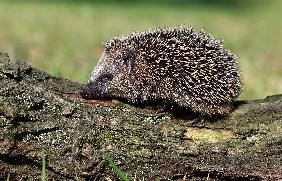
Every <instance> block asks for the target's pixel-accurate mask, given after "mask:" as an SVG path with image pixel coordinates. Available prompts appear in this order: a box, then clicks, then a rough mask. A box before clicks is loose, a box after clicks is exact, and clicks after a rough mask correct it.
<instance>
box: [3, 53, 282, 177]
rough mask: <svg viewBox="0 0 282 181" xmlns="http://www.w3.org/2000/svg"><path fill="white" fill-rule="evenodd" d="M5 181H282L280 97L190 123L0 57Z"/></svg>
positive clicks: (238, 104)
mask: <svg viewBox="0 0 282 181" xmlns="http://www.w3.org/2000/svg"><path fill="white" fill-rule="evenodd" d="M0 82H1V84H0V85H1V87H0V131H1V133H0V180H6V179H7V177H8V175H9V178H10V180H38V179H39V178H40V176H41V165H42V154H43V152H44V154H45V155H46V178H47V180H76V177H77V176H76V175H79V176H78V177H79V179H80V180H119V178H118V176H117V175H116V173H115V172H116V171H114V170H113V168H112V167H111V165H110V164H109V163H108V162H107V161H106V160H105V159H103V155H108V156H109V157H110V158H111V159H112V160H113V161H114V162H115V164H116V165H117V166H118V167H119V168H120V169H121V170H123V171H124V172H125V173H126V174H127V175H128V176H129V178H130V180H133V179H134V178H136V180H143V179H144V180H169V179H170V180H180V179H182V180H185V179H186V180H280V179H281V180H282V165H281V163H282V162H281V161H282V151H281V150H282V149H281V148H282V146H281V145H282V95H275V96H270V97H267V98H265V99H263V100H252V101H238V102H236V107H237V108H236V110H234V112H232V113H231V115H230V116H228V117H226V118H222V119H219V120H213V121H198V122H195V120H193V119H189V113H185V112H181V111H179V112H177V113H172V112H162V113H160V112H158V111H155V110H151V109H146V108H140V107H134V106H130V105H128V104H125V103H121V102H118V101H85V100H84V99H82V98H81V97H80V96H79V94H78V93H77V92H78V91H79V89H80V88H81V86H82V85H81V84H79V83H76V82H72V81H70V80H66V79H63V78H56V77H53V76H51V75H48V74H47V73H45V72H42V71H40V70H37V69H35V68H32V67H31V66H29V65H27V64H25V63H23V62H21V61H16V62H11V61H10V59H9V57H8V55H7V54H0Z"/></svg>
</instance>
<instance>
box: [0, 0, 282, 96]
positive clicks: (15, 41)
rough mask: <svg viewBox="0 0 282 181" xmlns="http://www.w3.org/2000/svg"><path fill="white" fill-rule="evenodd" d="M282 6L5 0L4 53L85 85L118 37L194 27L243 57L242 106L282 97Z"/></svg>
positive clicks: (253, 0)
mask: <svg viewBox="0 0 282 181" xmlns="http://www.w3.org/2000/svg"><path fill="white" fill-rule="evenodd" d="M281 18H282V1H281V0H267V1H264V0H245V1H244V0H226V1H224V0H216V1H205V0H199V1H196V0H194V1H193V0H190V1H189V0H187V1H185V0H177V1H173V0H164V1H162V0H155V1H136V0H132V1H125V0H123V1H118V0H111V1H95V2H92V1H46V2H45V1H44V2H43V1H39V0H38V1H12V0H10V1H0V51H1V52H8V53H9V54H10V56H11V58H13V59H14V58H16V59H23V60H24V61H26V62H28V63H30V64H31V65H33V66H35V67H38V68H40V69H42V70H45V71H47V72H49V73H51V74H53V75H56V76H63V77H66V78H68V79H71V80H75V81H78V82H86V80H87V78H88V76H89V75H90V72H91V70H92V69H93V67H94V66H95V63H96V61H97V60H98V59H99V56H100V54H101V52H102V50H103V42H104V41H106V40H107V39H110V38H111V37H113V36H118V35H124V34H128V33H130V32H132V31H143V30H147V29H148V28H152V27H164V26H166V27H167V26H177V25H187V26H189V25H193V26H194V28H195V29H196V30H201V29H202V28H203V29H205V30H206V31H207V32H211V33H212V34H213V35H214V36H215V37H217V38H220V39H224V45H225V47H227V48H228V49H231V50H232V52H234V53H235V54H236V55H237V56H238V61H239V67H240V69H241V71H242V74H243V81H244V88H243V92H242V94H241V98H243V99H254V98H263V97H265V96H267V95H271V94H278V93H282V59H281V56H282V54H281V52H282V20H281Z"/></svg>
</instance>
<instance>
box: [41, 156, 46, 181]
mask: <svg viewBox="0 0 282 181" xmlns="http://www.w3.org/2000/svg"><path fill="white" fill-rule="evenodd" d="M41 158H42V170H41V181H45V180H46V155H45V153H44V151H42V152H41Z"/></svg>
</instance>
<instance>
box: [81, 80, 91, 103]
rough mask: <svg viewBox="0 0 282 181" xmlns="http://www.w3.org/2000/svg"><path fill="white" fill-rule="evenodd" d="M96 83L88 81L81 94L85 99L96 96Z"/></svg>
mask: <svg viewBox="0 0 282 181" xmlns="http://www.w3.org/2000/svg"><path fill="white" fill-rule="evenodd" d="M94 90H95V85H94V83H93V82H89V83H87V84H86V85H85V86H84V87H83V88H82V90H81V92H80V95H81V97H83V98H84V99H92V98H95V95H94Z"/></svg>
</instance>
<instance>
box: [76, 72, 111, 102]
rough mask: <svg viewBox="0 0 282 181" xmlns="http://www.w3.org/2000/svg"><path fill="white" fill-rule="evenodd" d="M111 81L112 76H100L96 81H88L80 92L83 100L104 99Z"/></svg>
mask: <svg viewBox="0 0 282 181" xmlns="http://www.w3.org/2000/svg"><path fill="white" fill-rule="evenodd" d="M112 80H113V75H112V74H109V73H107V74H102V75H100V76H99V77H98V78H97V79H96V80H90V81H89V82H88V83H87V84H86V85H85V86H84V87H83V88H82V91H81V92H80V95H81V96H82V97H83V98H84V99H102V98H105V97H106V93H107V92H106V90H107V89H108V87H109V85H110V82H111V81H112Z"/></svg>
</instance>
